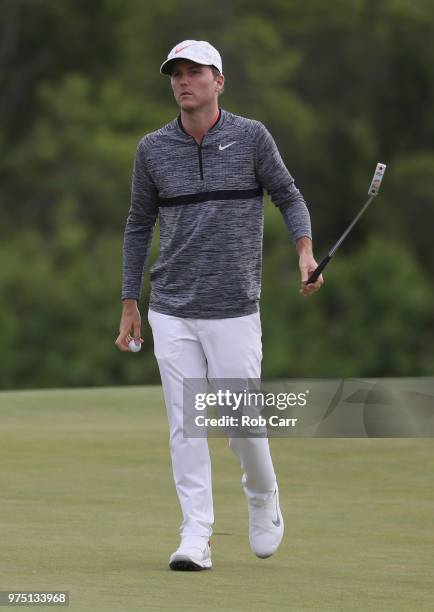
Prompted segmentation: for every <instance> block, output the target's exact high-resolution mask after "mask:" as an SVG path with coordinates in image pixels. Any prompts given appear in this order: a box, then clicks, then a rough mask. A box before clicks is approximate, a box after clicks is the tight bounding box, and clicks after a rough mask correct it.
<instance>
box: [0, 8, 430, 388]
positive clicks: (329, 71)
mask: <svg viewBox="0 0 434 612" xmlns="http://www.w3.org/2000/svg"><path fill="white" fill-rule="evenodd" d="M0 9H1V11H0V16H1V17H0V118H1V125H0V181H1V183H0V184H1V194H0V198H1V200H0V201H1V211H2V214H1V216H0V238H1V243H0V257H1V260H0V261H1V266H0V321H1V333H2V342H1V351H0V388H3V389H8V388H22V389H24V388H35V387H59V386H93V385H118V384H140V383H143V382H146V383H151V382H158V380H159V378H158V372H157V368H156V365H155V363H154V358H153V353H152V340H151V335H150V331H149V329H148V324H147V320H146V305H147V299H148V291H149V285H148V282H146V283H145V290H144V293H143V295H142V300H141V312H142V320H143V334H142V335H143V337H144V338H145V340H146V344H145V345H144V350H143V351H142V352H141V353H140V354H139V355H132V354H120V353H119V352H118V351H117V350H116V349H115V346H114V340H115V338H116V335H117V331H118V326H119V319H120V313H121V303H120V283H121V249H122V238H123V229H124V224H125V220H126V216H127V213H128V207H129V191H130V177H131V169H132V162H133V157H134V152H135V147H136V144H137V141H138V140H139V139H140V138H141V137H142V135H143V134H144V133H146V132H148V131H151V130H154V129H156V128H158V127H160V126H161V125H163V124H164V123H167V122H168V121H170V120H171V119H172V118H173V117H174V116H175V115H176V114H177V112H178V109H177V107H176V105H175V102H174V100H173V98H172V94H171V90H170V84H169V82H168V79H167V78H164V77H162V76H161V75H160V74H159V66H160V63H161V62H162V60H163V59H164V58H165V57H166V55H167V53H168V51H169V50H170V49H171V48H172V47H173V46H174V45H175V44H176V43H178V42H180V41H181V40H184V39H186V38H197V39H205V40H209V41H210V42H211V43H213V44H214V45H215V46H216V47H217V48H219V49H220V50H221V53H222V56H223V66H224V73H225V76H226V88H225V93H224V94H223V96H222V98H221V99H220V103H221V106H222V107H223V108H226V109H227V110H229V111H231V112H234V113H237V114H241V115H244V116H248V117H252V118H256V119H259V120H261V121H263V122H264V123H265V124H266V125H267V127H268V128H269V129H270V130H271V132H272V133H273V135H274V137H275V139H276V142H277V144H278V146H279V148H280V151H281V153H282V156H283V157H284V159H285V162H286V164H287V166H288V168H289V170H290V171H291V173H292V174H293V176H294V177H295V180H296V183H297V185H298V187H299V188H300V189H301V191H302V193H303V195H304V196H305V199H306V201H307V202H308V205H309V208H310V211H311V216H312V222H313V230H314V246H315V254H316V256H317V258H318V259H319V258H320V257H321V256H322V254H324V253H325V252H326V250H327V249H328V248H329V247H330V246H331V245H332V244H333V243H334V241H335V240H336V239H337V237H338V236H339V235H340V233H341V232H342V231H343V229H344V228H345V227H346V225H347V224H348V223H349V222H350V221H351V219H352V218H353V217H354V215H355V213H356V212H357V210H358V209H359V208H360V206H361V205H362V203H363V202H364V200H365V199H366V193H367V188H368V186H369V182H370V180H371V176H372V172H373V170H374V168H375V164H376V163H377V161H382V162H385V163H386V164H387V165H388V169H387V172H386V176H385V179H384V182H383V187H382V193H381V196H380V198H379V199H378V200H377V201H376V202H375V203H374V205H373V206H372V207H371V209H370V210H369V213H367V214H366V216H365V217H364V218H363V222H361V223H360V224H359V226H358V227H357V228H356V230H355V231H354V234H353V235H352V237H351V239H350V240H349V241H348V242H346V243H345V244H344V245H343V246H342V248H341V250H340V251H339V252H338V254H337V255H336V258H335V260H334V261H333V263H332V264H331V265H330V267H329V268H328V269H327V271H326V274H325V279H326V283H325V285H324V288H323V289H322V290H321V292H320V293H318V294H317V295H315V296H314V297H313V298H311V299H309V300H304V299H303V298H301V296H299V294H298V285H299V273H298V268H297V259H296V256H295V251H294V249H293V247H292V245H291V244H290V242H289V240H288V236H287V232H286V229H285V226H284V223H283V220H282V219H281V217H280V214H279V212H278V211H277V209H276V208H275V207H274V206H273V205H272V203H271V202H270V201H268V199H267V202H266V226H265V239H264V270H263V292H262V320H263V341H264V362H263V372H264V376H267V377H317V376H318V377H319V376H333V377H348V376H410V375H411V376H413V375H430V374H432V371H433V365H434V357H433V348H432V347H433V345H434V342H433V340H434V316H433V297H434V292H433V287H432V276H433V272H434V259H433V256H432V236H433V227H434V205H433V200H434V147H433V143H434V3H433V2H432V1H431V0H416V1H415V0H413V1H409V0H377V1H375V2H373V1H371V0H330V2H323V0H304V1H303V2H299V1H298V0H268V2H266V3H264V2H262V1H261V2H259V1H257V0H254V1H249V2H247V1H245V0H235V1H232V2H219V3H216V2H211V1H209V0H200V1H198V0H186V1H184V2H179V1H178V0H176V1H175V0H164V2H161V3H157V4H151V3H146V2H143V1H140V0H129V1H128V2H124V1H123V0H93V1H92V2H87V1H84V0H27V1H26V0H1V1H0ZM157 252H158V227H157V228H156V232H155V240H154V245H153V249H152V256H151V262H152V261H153V260H154V259H155V257H156V256H157Z"/></svg>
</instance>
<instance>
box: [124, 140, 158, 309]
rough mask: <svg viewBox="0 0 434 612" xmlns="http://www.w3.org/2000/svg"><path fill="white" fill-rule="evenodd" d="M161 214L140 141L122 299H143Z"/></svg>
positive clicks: (126, 238) (126, 239)
mask: <svg viewBox="0 0 434 612" xmlns="http://www.w3.org/2000/svg"><path fill="white" fill-rule="evenodd" d="M157 215H158V191H157V188H156V186H155V184H154V182H153V180H152V178H151V176H150V175H149V173H148V171H147V168H146V160H145V155H144V150H143V141H140V142H139V144H138V146H137V150H136V156H135V160H134V167H133V176H132V185H131V206H130V210H129V213H128V218H127V222H126V226H125V233H124V243H123V266H122V299H126V298H133V299H136V300H138V299H139V298H140V294H141V292H142V284H143V270H144V267H145V263H146V260H147V257H148V254H149V250H150V247H151V241H152V233H153V229H154V225H155V221H156V219H157Z"/></svg>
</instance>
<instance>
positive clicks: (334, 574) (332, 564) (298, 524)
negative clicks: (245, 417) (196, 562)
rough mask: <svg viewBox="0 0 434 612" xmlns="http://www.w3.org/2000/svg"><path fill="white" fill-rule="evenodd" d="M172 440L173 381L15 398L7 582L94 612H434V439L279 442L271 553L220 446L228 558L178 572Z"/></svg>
mask: <svg viewBox="0 0 434 612" xmlns="http://www.w3.org/2000/svg"><path fill="white" fill-rule="evenodd" d="M167 440H168V434H167V424H166V414H165V410H164V406H163V400H162V393H161V389H160V387H140V388H139V387H125V388H113V389H83V390H81V389H79V390H55V391H27V392H16V393H15V392H3V393H0V459H1V481H0V590H9V589H10V590H14V589H23V590H48V589H51V590H54V589H57V590H60V589H64V590H69V591H70V608H69V609H71V610H86V611H89V612H98V611H104V612H107V611H112V610H116V611H119V612H129V611H133V610H134V611H136V610H137V611H139V610H151V611H157V610H173V611H181V610H188V611H189V612H196V611H199V610H200V611H201V612H204V611H207V610H228V611H229V610H232V611H234V612H238V611H244V610H246V611H249V612H252V611H253V610H259V611H266V610H291V611H296V612H299V611H305V610H306V611H307V610H309V611H313V610H315V611H319V612H326V611H330V612H338V611H343V612H349V611H351V612H355V611H369V612H370V611H373V612H380V611H383V610H388V611H391V612H392V611H393V612H398V611H400V610H406V611H408V612H422V611H425V610H426V611H430V612H432V610H433V609H434V586H433V585H434V469H433V468H434V460H433V450H434V449H433V440H432V439H371V440H366V439H304V438H298V439H283V438H280V439H272V440H271V447H272V452H273V458H274V463H275V468H276V471H277V474H278V477H279V483H280V491H281V504H282V511H283V514H284V517H285V524H286V533H285V539H284V542H283V544H282V546H281V548H280V549H279V551H278V553H277V554H276V555H274V556H273V557H271V558H269V559H267V560H260V559H257V558H256V557H255V556H254V555H253V554H252V553H251V552H250V549H249V545H248V538H247V505H246V502H245V499H244V496H243V494H242V491H241V487H240V479H241V470H240V467H239V464H238V461H237V459H236V457H235V455H233V454H232V452H231V451H230V449H229V448H228V445H227V441H226V440H225V439H223V438H213V439H211V440H210V446H211V452H212V459H213V476H214V502H215V515H216V522H215V525H214V535H213V539H212V558H213V564H214V567H213V569H212V570H211V571H208V572H197V573H184V572H171V571H170V570H169V569H168V566H167V561H168V557H169V555H170V553H172V552H173V551H174V550H175V549H176V547H177V545H178V527H179V524H180V522H181V516H180V511H179V507H178V502H177V498H176V494H175V490H174V486H173V483H172V473H171V466H170V460H169V451H168V446H167ZM37 609H39V610H41V609H44V610H45V609H47V610H49V609H53V608H37ZM54 609H59V608H54Z"/></svg>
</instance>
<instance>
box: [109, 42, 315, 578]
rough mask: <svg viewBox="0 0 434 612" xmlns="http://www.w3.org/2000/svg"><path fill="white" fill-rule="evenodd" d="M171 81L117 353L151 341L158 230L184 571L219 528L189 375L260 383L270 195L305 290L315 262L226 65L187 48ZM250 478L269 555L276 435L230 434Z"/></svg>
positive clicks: (131, 258) (204, 553)
mask: <svg viewBox="0 0 434 612" xmlns="http://www.w3.org/2000/svg"><path fill="white" fill-rule="evenodd" d="M160 72H161V73H162V74H165V75H169V76H170V83H171V86H172V90H173V95H174V97H175V100H176V102H177V104H178V106H179V108H180V114H179V115H178V117H177V118H176V119H174V120H173V121H171V122H170V123H168V124H167V125H165V126H164V127H162V128H161V129H159V130H156V131H155V132H152V133H150V134H146V135H145V136H144V137H143V138H142V139H141V140H140V142H139V144H138V146H137V150H136V156H135V162H134V169H133V178H132V195H131V207H130V210H129V214H128V219H127V222H126V227H125V236H124V246H123V280H122V301H123V311H122V318H121V323H120V333H119V336H118V338H117V340H116V345H117V347H118V348H119V349H120V350H121V351H129V347H128V344H129V342H130V341H131V340H132V339H134V340H135V341H136V342H137V343H141V342H143V340H142V339H141V337H140V327H141V318H140V313H139V309H138V300H139V298H140V295H141V290H142V282H143V279H142V277H143V270H144V266H145V263H146V260H147V257H148V253H149V249H150V245H151V239H152V233H153V228H154V225H155V222H156V220H157V218H158V219H159V226H160V253H159V258H158V260H157V262H156V263H155V264H154V265H153V267H152V268H151V271H150V279H151V295H150V302H149V311H148V320H149V323H150V326H151V328H152V333H153V339H154V352H155V356H156V359H157V362H158V366H159V370H160V374H161V381H162V385H163V393H164V399H165V404H166V410H167V416H168V422H169V430H170V443H169V445H170V453H171V459H172V469H173V477H174V481H175V486H176V491H177V495H178V499H179V503H180V506H181V511H182V516H183V520H182V524H181V526H180V535H181V541H180V545H179V548H178V549H177V550H176V551H175V552H174V553H173V554H172V555H171V557H170V559H169V566H170V568H171V569H173V570H199V569H207V568H210V567H211V565H212V563H211V553H210V536H211V533H212V525H213V523H214V513H213V498H212V487H211V462H210V455H209V450H208V441H207V438H206V437H205V436H204V437H201V438H198V437H195V438H187V437H184V435H183V381H184V379H192V378H194V379H203V380H206V379H241V380H244V379H260V376H261V359H262V345H261V321H260V312H259V299H260V291H261V268H262V235H263V222H264V211H263V190H266V191H267V192H268V193H269V194H270V196H271V199H272V201H273V203H274V204H275V205H276V206H277V207H278V208H279V209H280V211H281V213H282V216H283V219H284V222H285V223H286V226H287V228H288V231H289V234H290V237H291V239H292V242H293V243H294V245H295V249H296V251H297V253H298V257H299V267H300V274H301V287H300V293H301V294H302V295H303V296H308V295H310V294H311V293H313V292H314V291H316V290H318V289H319V288H320V286H321V284H322V282H323V279H322V277H321V276H320V277H319V278H318V280H317V281H316V282H315V283H314V284H311V285H304V284H303V282H304V281H305V280H307V278H308V275H309V274H310V273H311V272H312V271H313V270H315V268H316V267H317V263H316V261H315V259H314V257H313V254H312V242H311V225H310V216H309V212H308V209H307V206H306V203H305V201H304V199H303V197H302V195H301V193H300V191H299V190H298V189H297V188H296V186H295V184H294V180H293V178H292V177H291V175H290V173H289V172H288V170H287V168H286V167H285V164H284V163H283V161H282V159H281V156H280V154H279V151H278V149H277V147H276V144H275V142H274V140H273V138H272V136H271V135H270V133H269V132H268V130H267V129H266V128H265V126H264V125H263V124H262V123H260V122H259V121H255V120H252V119H246V118H244V117H240V116H237V115H234V114H232V113H230V112H228V111H226V110H223V109H222V108H219V104H218V97H219V94H221V93H222V91H223V87H224V81H225V79H224V76H223V70H222V60H221V57H220V54H219V52H218V51H217V50H216V49H215V48H214V47H213V46H211V45H210V44H209V43H208V42H205V41H197V40H185V41H183V42H181V43H179V44H178V45H176V47H174V48H173V49H172V50H171V52H170V53H169V55H168V57H167V60H166V61H164V63H163V64H162V66H161V68H160ZM229 446H230V448H231V449H232V450H233V451H234V453H235V454H236V455H237V457H238V459H239V461H240V465H241V470H242V479H241V484H242V489H243V491H244V494H245V496H246V499H247V506H248V512H249V542H250V547H251V549H252V551H253V552H254V553H255V554H256V555H257V556H258V557H260V558H266V557H269V556H270V555H272V554H273V553H274V552H275V551H276V550H277V548H278V546H279V544H280V542H281V540H282V537H283V517H282V514H281V510H280V506H279V489H278V485H277V480H276V474H275V472H274V468H273V463H272V459H271V456H270V450H269V444H268V439H267V438H266V437H230V438H229Z"/></svg>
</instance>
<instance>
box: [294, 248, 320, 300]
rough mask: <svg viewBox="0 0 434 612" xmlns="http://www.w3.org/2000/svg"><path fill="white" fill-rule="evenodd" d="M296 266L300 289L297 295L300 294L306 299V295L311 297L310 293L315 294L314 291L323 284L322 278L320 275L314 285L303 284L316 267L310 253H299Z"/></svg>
mask: <svg viewBox="0 0 434 612" xmlns="http://www.w3.org/2000/svg"><path fill="white" fill-rule="evenodd" d="M298 265H299V268H300V275H301V287H300V290H299V293H301V295H303V296H304V297H307V296H308V295H311V293H315V291H318V289H320V287H321V286H322V285H323V283H324V278H323V276H322V274H320V275H319V276H318V278H317V280H316V281H315V282H314V283H309V285H306V284H305V282H306V281H307V279H308V278H309V276H310V275H311V274H312V272H314V270H316V269H317V267H318V264H317V262H316V261H315V259H314V256H313V255H312V254H311V253H301V254H300V257H299V260H298Z"/></svg>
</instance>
